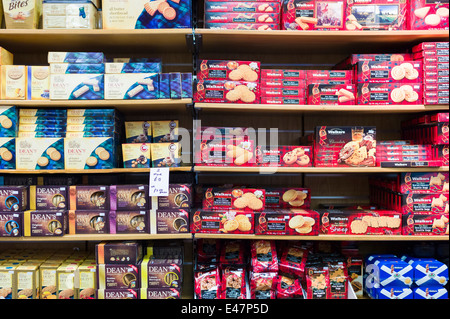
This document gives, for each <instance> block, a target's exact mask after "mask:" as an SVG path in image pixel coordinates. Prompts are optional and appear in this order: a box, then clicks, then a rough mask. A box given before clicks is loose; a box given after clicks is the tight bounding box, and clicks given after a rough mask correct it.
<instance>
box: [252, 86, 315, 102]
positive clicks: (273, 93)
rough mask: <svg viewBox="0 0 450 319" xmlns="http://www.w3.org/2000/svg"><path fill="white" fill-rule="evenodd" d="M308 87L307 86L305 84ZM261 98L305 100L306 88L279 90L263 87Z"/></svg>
mask: <svg viewBox="0 0 450 319" xmlns="http://www.w3.org/2000/svg"><path fill="white" fill-rule="evenodd" d="M305 86H306V84H305ZM261 97H285V98H297V99H300V98H304V97H306V90H305V88H297V87H293V88H287V87H286V88H278V87H261Z"/></svg>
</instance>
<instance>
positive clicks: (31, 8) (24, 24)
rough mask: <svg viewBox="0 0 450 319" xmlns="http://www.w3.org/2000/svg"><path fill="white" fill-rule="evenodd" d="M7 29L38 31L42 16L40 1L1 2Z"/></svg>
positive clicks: (16, 0) (11, 0)
mask: <svg viewBox="0 0 450 319" xmlns="http://www.w3.org/2000/svg"><path fill="white" fill-rule="evenodd" d="M2 1H3V10H4V13H5V25H6V28H7V29H38V28H39V25H40V19H41V16H42V1H38V0H29V1H18V0H2ZM0 21H1V20H0Z"/></svg>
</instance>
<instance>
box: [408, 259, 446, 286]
mask: <svg viewBox="0 0 450 319" xmlns="http://www.w3.org/2000/svg"><path fill="white" fill-rule="evenodd" d="M405 261H407V262H408V263H409V264H410V265H411V266H412V267H413V268H414V283H415V284H416V285H417V286H430V285H433V286H445V285H446V284H447V282H448V266H447V265H446V264H444V263H442V262H440V261H439V260H436V259H434V258H408V259H406V260H405Z"/></svg>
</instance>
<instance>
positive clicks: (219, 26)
mask: <svg viewBox="0 0 450 319" xmlns="http://www.w3.org/2000/svg"><path fill="white" fill-rule="evenodd" d="M205 29H212V30H247V31H248V30H259V31H263V30H279V29H280V25H279V24H272V23H205Z"/></svg>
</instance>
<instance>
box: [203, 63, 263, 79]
mask: <svg viewBox="0 0 450 319" xmlns="http://www.w3.org/2000/svg"><path fill="white" fill-rule="evenodd" d="M260 65H261V64H260V62H258V61H230V60H202V61H201V62H200V67H199V70H198V72H197V79H198V80H205V79H207V80H231V81H241V80H242V81H246V82H257V81H259V74H260V67H261V66H260ZM251 71H253V72H251ZM255 73H256V74H255Z"/></svg>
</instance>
